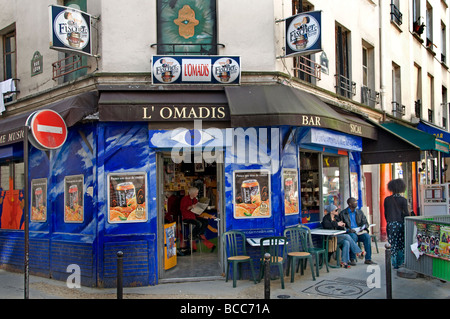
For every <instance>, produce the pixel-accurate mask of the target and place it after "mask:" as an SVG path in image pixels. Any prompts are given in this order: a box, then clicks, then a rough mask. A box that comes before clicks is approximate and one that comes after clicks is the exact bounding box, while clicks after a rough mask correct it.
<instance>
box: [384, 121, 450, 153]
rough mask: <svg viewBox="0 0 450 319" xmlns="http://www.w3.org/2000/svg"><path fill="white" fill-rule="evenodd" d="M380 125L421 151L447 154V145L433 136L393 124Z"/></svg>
mask: <svg viewBox="0 0 450 319" xmlns="http://www.w3.org/2000/svg"><path fill="white" fill-rule="evenodd" d="M381 125H382V126H383V127H384V128H386V129H388V130H389V131H391V132H392V133H394V134H396V135H398V136H400V137H401V138H403V139H405V140H407V141H408V142H410V143H412V144H414V145H416V146H417V147H418V148H420V150H421V151H439V152H443V153H449V144H448V143H446V142H444V141H441V140H438V139H437V138H436V137H435V136H434V135H431V134H428V133H425V132H422V131H420V130H418V129H416V128H413V127H407V126H405V125H401V124H399V123H395V122H390V123H382V124H381Z"/></svg>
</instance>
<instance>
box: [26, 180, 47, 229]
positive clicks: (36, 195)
mask: <svg viewBox="0 0 450 319" xmlns="http://www.w3.org/2000/svg"><path fill="white" fill-rule="evenodd" d="M30 220H31V221H32V222H40V223H44V222H46V221H47V179H46V178H38V179H33V180H31V217H30Z"/></svg>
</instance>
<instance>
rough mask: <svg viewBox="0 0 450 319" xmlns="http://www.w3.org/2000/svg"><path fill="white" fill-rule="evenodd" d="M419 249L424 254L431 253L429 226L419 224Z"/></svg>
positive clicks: (417, 225)
mask: <svg viewBox="0 0 450 319" xmlns="http://www.w3.org/2000/svg"><path fill="white" fill-rule="evenodd" d="M416 227H417V235H416V237H417V249H418V250H419V252H421V253H423V254H427V253H428V252H429V251H430V240H429V238H428V234H427V224H425V223H417V224H416Z"/></svg>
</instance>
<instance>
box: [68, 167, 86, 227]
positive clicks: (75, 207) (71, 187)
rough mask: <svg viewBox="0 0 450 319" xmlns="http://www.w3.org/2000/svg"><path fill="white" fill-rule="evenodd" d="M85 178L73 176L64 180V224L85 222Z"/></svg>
mask: <svg viewBox="0 0 450 319" xmlns="http://www.w3.org/2000/svg"><path fill="white" fill-rule="evenodd" d="M83 198H84V176H83V175H73V176H66V177H65V178H64V222H65V223H82V222H83V221H84V202H83Z"/></svg>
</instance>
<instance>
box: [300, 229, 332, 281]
mask: <svg viewBox="0 0 450 319" xmlns="http://www.w3.org/2000/svg"><path fill="white" fill-rule="evenodd" d="M299 228H301V229H303V230H304V231H306V232H308V235H307V236H305V237H306V238H305V240H306V242H305V243H304V245H305V247H306V251H308V252H309V253H311V255H314V257H315V259H316V276H317V277H319V257H320V255H322V258H323V262H324V264H325V266H326V267H327V272H330V270H329V268H328V252H327V251H326V249H325V248H319V247H314V243H313V241H312V236H311V229H310V228H309V227H308V226H305V225H299Z"/></svg>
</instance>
